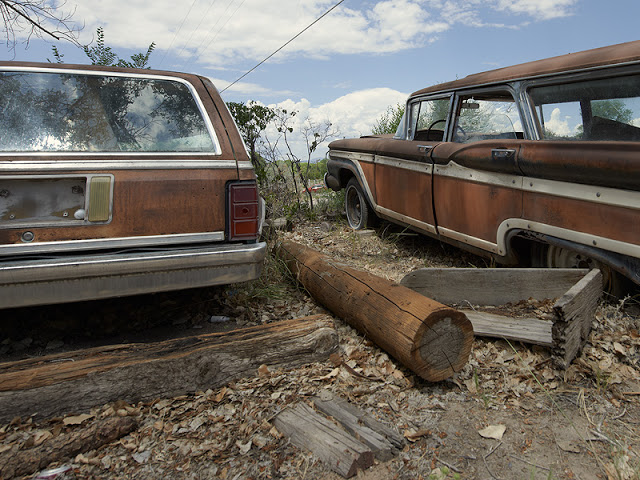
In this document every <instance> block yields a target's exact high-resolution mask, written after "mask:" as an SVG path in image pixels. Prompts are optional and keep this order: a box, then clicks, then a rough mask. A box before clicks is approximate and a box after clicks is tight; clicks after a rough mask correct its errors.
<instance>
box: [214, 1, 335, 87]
mask: <svg viewBox="0 0 640 480" xmlns="http://www.w3.org/2000/svg"><path fill="white" fill-rule="evenodd" d="M342 2H344V0H340V1H339V2H338V3H336V4H335V5H334V6H333V7H331V8H330V9H329V10H327V11H326V12H324V13H323V14H322V15H320V16H319V17H318V18H316V19H315V20H314V21H313V22H311V23H310V24H309V25H307V26H306V27H305V28H303V29H302V30H301V31H300V32H299V33H298V34H297V35H295V36H293V37H292V38H291V39H289V41H287V42H286V43H285V44H283V45H282V46H281V47H280V48H278V49H277V50H276V51H275V52H273V53H272V54H271V55H269V56H268V57H267V58H265V59H264V60H262V61H261V62H260V63H258V64H257V65H256V66H255V67H253V68H252V69H251V70H249V71H248V72H247V73H245V74H244V75H242V76H241V77H240V78H238V79H236V80H234V81H233V82H232V83H230V84H229V85H227V86H226V87H225V88H223V89H222V90H220V93H223V92H224V91H225V90H227V89H228V88H230V87H233V86H234V85H235V84H236V83H238V82H239V81H240V80H242V79H243V78H244V77H246V76H247V75H249V74H250V73H251V72H253V71H254V70H255V69H256V68H258V67H259V66H260V65H262V64H263V63H265V62H266V61H267V60H269V59H270V58H271V57H273V56H274V55H275V54H276V53H278V52H279V51H280V50H282V49H283V48H284V47H286V46H287V45H289V44H290V43H291V42H293V41H294V40H295V39H296V38H298V37H299V36H300V35H302V34H303V33H304V32H306V31H307V30H309V29H310V28H311V27H313V26H314V25H315V24H316V23H318V22H319V21H320V20H322V19H323V18H324V17H326V16H327V15H329V13H331V12H332V11H333V10H334V9H335V8H337V7H338V6H339V5H340V4H341V3H342Z"/></svg>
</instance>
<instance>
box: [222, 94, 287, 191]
mask: <svg viewBox="0 0 640 480" xmlns="http://www.w3.org/2000/svg"><path fill="white" fill-rule="evenodd" d="M227 106H228V107H229V111H230V112H231V115H233V118H234V119H235V121H236V124H237V125H238V129H239V130H240V134H241V135H242V138H243V139H244V142H245V144H246V145H247V148H248V149H249V155H250V158H251V163H252V164H253V167H254V168H255V170H256V174H257V175H258V179H259V180H260V181H261V182H262V181H264V180H265V175H266V165H265V161H264V159H263V158H262V156H261V155H259V154H258V151H257V146H258V142H259V140H260V136H261V135H262V132H264V131H265V129H266V128H267V125H269V122H271V121H272V120H273V119H274V117H275V115H276V113H275V111H274V110H273V109H271V108H269V107H265V106H264V105H260V104H259V103H257V102H255V101H253V100H249V101H248V102H247V103H246V104H245V103H237V102H228V103H227Z"/></svg>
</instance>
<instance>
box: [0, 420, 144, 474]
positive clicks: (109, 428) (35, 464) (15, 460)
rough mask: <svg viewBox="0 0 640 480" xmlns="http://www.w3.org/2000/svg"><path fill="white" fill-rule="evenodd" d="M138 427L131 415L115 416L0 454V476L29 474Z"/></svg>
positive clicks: (106, 442) (98, 445)
mask: <svg viewBox="0 0 640 480" xmlns="http://www.w3.org/2000/svg"><path fill="white" fill-rule="evenodd" d="M137 426H138V422H137V420H136V419H135V418H134V417H115V418H110V419H108V420H105V421H101V422H96V423H95V424H93V425H90V426H89V427H86V428H82V429H79V430H77V431H71V432H70V433H63V434H61V435H58V436H57V437H55V438H51V439H49V440H46V441H45V442H43V443H42V445H39V446H37V447H33V448H28V449H26V450H18V451H17V452H14V451H12V450H10V451H8V452H6V453H3V454H0V478H13V477H17V476H20V475H29V474H31V473H34V472H37V471H38V470H42V469H43V468H45V467H47V466H48V465H49V464H51V463H53V462H62V461H65V460H67V459H69V458H72V457H74V456H76V455H78V454H79V453H83V452H88V451H90V450H95V449H96V448H99V447H101V446H103V445H106V444H109V443H111V442H114V441H115V440H117V439H119V438H121V437H124V436H125V435H127V434H129V433H131V432H132V431H133V430H135V429H136V428H137Z"/></svg>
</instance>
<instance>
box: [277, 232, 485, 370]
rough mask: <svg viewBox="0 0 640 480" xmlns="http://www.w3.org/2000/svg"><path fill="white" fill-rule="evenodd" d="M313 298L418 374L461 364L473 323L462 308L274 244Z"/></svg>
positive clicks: (313, 253) (313, 254)
mask: <svg viewBox="0 0 640 480" xmlns="http://www.w3.org/2000/svg"><path fill="white" fill-rule="evenodd" d="M277 252H278V255H279V256H280V258H282V259H283V260H284V261H285V262H286V264H287V266H288V268H289V269H290V270H291V272H293V273H294V274H295V275H296V277H297V279H298V281H300V283H302V285H303V286H304V287H305V288H306V289H307V290H308V291H309V293H311V295H313V297H314V298H315V299H316V300H317V301H318V302H320V303H321V304H323V305H324V306H325V307H327V308H328V309H329V310H331V311H332V312H333V313H335V314H336V315H338V316H339V317H341V318H343V319H344V320H345V321H346V322H348V323H349V324H350V325H351V326H353V327H354V328H356V329H357V330H359V331H360V332H362V333H363V334H365V335H366V336H367V337H369V338H370V339H371V340H372V341H373V342H375V343H376V344H377V345H378V346H379V347H380V348H382V349H383V350H385V351H386V352H387V353H389V354H390V355H392V356H393V357H394V358H395V359H397V360H398V361H399V362H401V363H402V364H403V365H404V366H406V367H407V368H409V369H411V370H412V371H414V372H415V373H416V374H418V375H419V376H421V377H422V378H424V379H426V380H430V381H440V380H444V379H445V378H448V377H450V376H451V375H453V374H454V373H455V372H457V371H459V370H460V369H462V367H463V366H464V365H465V364H466V362H467V360H468V358H469V354H470V352H471V345H472V342H473V327H472V326H471V323H470V322H469V320H468V319H467V317H466V316H465V315H464V314H463V313H462V312H459V311H457V310H455V309H453V308H450V307H446V306H445V305H442V304H440V303H437V302H435V301H433V300H431V299H428V298H426V297H424V296H422V295H420V294H418V293H416V292H414V291H412V290H410V289H408V288H406V287H403V286H401V285H398V284H395V283H392V282H389V281H388V280H385V279H383V278H380V277H377V276H375V275H372V274H370V273H366V272H362V271H358V270H355V269H353V268H351V267H348V266H346V265H343V264H341V263H339V262H336V261H333V260H331V259H329V258H327V257H326V256H324V255H321V254H320V253H318V252H316V251H314V250H312V249H310V248H307V247H304V246H302V245H299V244H296V243H294V242H291V241H285V242H283V243H282V244H281V245H280V246H279V247H278V249H277Z"/></svg>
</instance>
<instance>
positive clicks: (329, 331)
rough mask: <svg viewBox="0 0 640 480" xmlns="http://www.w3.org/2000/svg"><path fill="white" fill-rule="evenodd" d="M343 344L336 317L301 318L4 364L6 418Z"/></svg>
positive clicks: (195, 384) (203, 382)
mask: <svg viewBox="0 0 640 480" xmlns="http://www.w3.org/2000/svg"><path fill="white" fill-rule="evenodd" d="M337 347H338V335H337V333H336V331H335V326H334V323H333V319H332V318H331V317H330V316H328V315H316V316H312V317H306V318H302V319H296V320H287V321H282V322H276V323H271V324H267V325H260V326H257V327H250V328H243V329H238V330H233V331H229V332H224V333H214V334H207V335H199V336H193V337H187V338H179V339H172V340H167V341H164V342H156V343H148V344H129V345H118V346H109V347H99V348H92V349H88V350H80V351H76V352H67V353H62V354H57V355H49V356H45V357H36V358H31V359H28V360H22V361H18V362H9V363H2V364H0V422H2V421H8V420H11V419H12V418H14V417H16V416H31V415H33V414H37V415H39V416H45V417H48V416H52V415H59V414H63V413H70V412H80V411H86V410H88V409H90V408H91V407H94V406H96V405H103V404H105V403H108V402H111V401H115V400H125V401H128V402H137V401H140V400H151V399H155V398H158V397H170V396H177V395H182V394H185V393H189V392H194V391H198V390H206V389H208V388H216V387H219V386H222V385H224V384H226V383H228V382H229V381H231V380H233V379H236V378H240V377H244V376H249V375H254V374H255V372H256V371H257V369H258V367H259V366H260V365H262V364H266V365H269V366H273V367H276V368H291V367H295V366H299V365H303V364H307V363H311V362H315V361H321V360H325V359H327V358H328V357H329V355H331V353H333V352H334V351H335V350H336V349H337Z"/></svg>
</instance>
